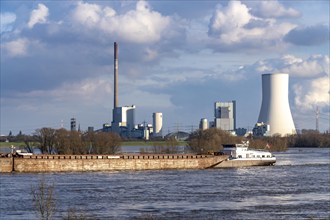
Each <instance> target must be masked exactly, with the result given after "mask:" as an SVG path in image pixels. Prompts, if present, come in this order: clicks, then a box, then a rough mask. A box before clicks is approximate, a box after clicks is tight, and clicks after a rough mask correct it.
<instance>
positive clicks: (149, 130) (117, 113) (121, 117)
mask: <svg viewBox="0 0 330 220" xmlns="http://www.w3.org/2000/svg"><path fill="white" fill-rule="evenodd" d="M118 69H119V64H118V44H117V43H116V42H114V80H113V81H114V83H113V88H114V89H113V94H114V95H113V110H112V122H111V126H110V125H109V124H104V125H103V129H102V130H103V131H111V132H114V133H117V134H119V135H120V136H122V137H125V138H145V139H149V134H152V135H153V136H154V137H162V126H163V121H162V120H163V115H162V113H160V112H156V113H153V115H152V117H153V125H149V124H145V123H144V124H140V125H136V124H135V109H136V107H135V105H130V106H119V99H118V75H119V74H118Z"/></svg>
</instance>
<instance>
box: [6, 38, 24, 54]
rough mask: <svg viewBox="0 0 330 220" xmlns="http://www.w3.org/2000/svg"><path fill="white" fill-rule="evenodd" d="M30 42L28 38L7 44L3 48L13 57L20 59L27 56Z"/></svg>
mask: <svg viewBox="0 0 330 220" xmlns="http://www.w3.org/2000/svg"><path fill="white" fill-rule="evenodd" d="M28 46H29V41H28V40H27V39H26V38H20V39H17V40H13V41H9V42H6V43H4V44H3V45H2V47H3V48H4V49H5V50H6V51H7V53H8V55H9V56H11V57H19V56H25V55H27V49H28Z"/></svg>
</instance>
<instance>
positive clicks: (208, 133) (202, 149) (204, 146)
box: [188, 128, 241, 154]
mask: <svg viewBox="0 0 330 220" xmlns="http://www.w3.org/2000/svg"><path fill="white" fill-rule="evenodd" d="M240 141H241V139H240V138H239V137H235V136H232V135H231V134H229V133H228V132H226V131H223V130H221V129H217V128H210V129H207V130H197V131H195V132H193V133H192V134H191V135H190V137H189V140H188V147H189V148H190V150H191V151H192V152H194V153H199V154H205V153H208V152H216V151H219V150H222V144H231V143H240Z"/></svg>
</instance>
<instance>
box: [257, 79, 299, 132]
mask: <svg viewBox="0 0 330 220" xmlns="http://www.w3.org/2000/svg"><path fill="white" fill-rule="evenodd" d="M258 122H259V123H262V122H263V123H265V124H267V125H269V126H270V135H274V134H280V135H287V134H294V133H296V129H295V126H294V123H293V119H292V115H291V110H290V106H289V75H288V74H286V73H274V74H263V75H262V104H261V109H260V114H259V118H258Z"/></svg>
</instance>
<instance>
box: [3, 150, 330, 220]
mask: <svg viewBox="0 0 330 220" xmlns="http://www.w3.org/2000/svg"><path fill="white" fill-rule="evenodd" d="M329 151H330V149H290V150H289V151H288V152H283V153H276V156H277V163H276V165H275V166H267V167H249V168H239V169H209V170H163V171H135V172H133V171H132V172H126V171H125V172H119V171H117V172H90V173H46V174H33V173H25V174H19V173H14V174H1V176H0V177H1V179H0V180H1V185H0V199H1V203H0V219H15V220H16V219H35V215H34V212H33V211H32V205H31V195H30V194H29V189H30V187H31V185H35V184H36V183H37V182H38V180H39V179H40V178H41V177H45V178H46V180H47V181H49V182H50V183H54V184H55V189H56V195H57V204H58V207H57V208H58V209H57V213H56V219H60V218H61V216H64V215H66V213H67V210H68V208H70V207H74V208H75V209H77V210H83V212H84V213H86V214H88V215H90V216H93V217H94V218H96V219H134V218H135V219H146V218H147V217H150V216H151V217H153V218H154V219H311V218H329V217H330V210H329V207H330V186H329V185H330V184H329V182H330V172H329V170H330V161H329V160H330V159H329V158H330V152H329Z"/></svg>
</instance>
